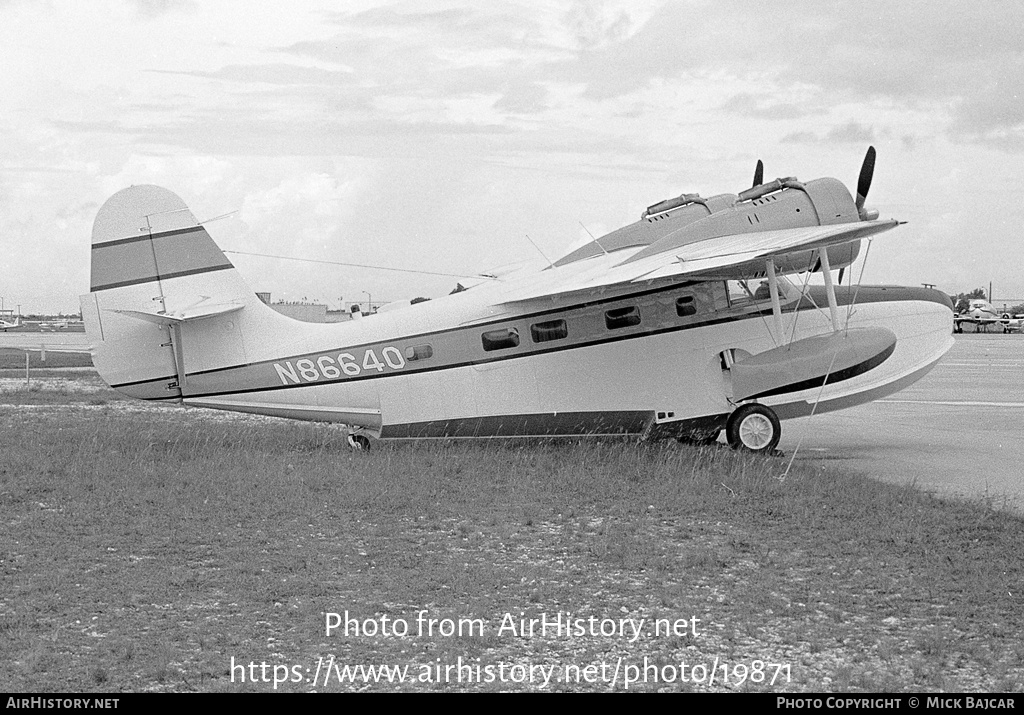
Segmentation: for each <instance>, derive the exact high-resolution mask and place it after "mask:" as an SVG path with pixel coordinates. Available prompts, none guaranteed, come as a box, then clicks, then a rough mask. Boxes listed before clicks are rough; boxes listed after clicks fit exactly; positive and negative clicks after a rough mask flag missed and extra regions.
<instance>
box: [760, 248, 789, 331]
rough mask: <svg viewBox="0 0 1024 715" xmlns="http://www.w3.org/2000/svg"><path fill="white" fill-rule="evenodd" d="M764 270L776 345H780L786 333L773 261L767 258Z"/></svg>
mask: <svg viewBox="0 0 1024 715" xmlns="http://www.w3.org/2000/svg"><path fill="white" fill-rule="evenodd" d="M764 268H765V271H766V272H767V273H768V291H769V292H770V293H771V296H772V316H773V317H774V318H775V332H776V333H777V334H778V336H779V337H778V339H777V341H776V343H777V344H778V345H782V343H783V342H784V341H785V339H786V333H785V331H784V330H783V328H782V304H781V303H780V302H779V282H778V280H777V279H776V278H775V259H774V258H771V257H769V258H768V259H767V260H766V261H765V262H764Z"/></svg>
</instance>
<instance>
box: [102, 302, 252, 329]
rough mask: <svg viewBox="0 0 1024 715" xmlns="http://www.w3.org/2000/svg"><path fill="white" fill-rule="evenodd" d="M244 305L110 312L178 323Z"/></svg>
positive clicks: (210, 316) (226, 311)
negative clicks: (167, 311) (163, 311)
mask: <svg viewBox="0 0 1024 715" xmlns="http://www.w3.org/2000/svg"><path fill="white" fill-rule="evenodd" d="M244 307H245V306H244V305H238V304H235V303H228V304H221V305H206V306H202V307H196V308H189V309H186V310H181V311H178V312H176V313H150V312H147V311H144V310H111V311H110V312H111V313H118V314H119V315H126V316H128V317H129V318H136V319H138V320H145V321H146V322H147V323H155V324H157V325H180V324H181V323H184V322H186V321H190V320H201V319H203V318H214V317H216V316H218V315H227V314H228V313H234V312H235V311H238V310H241V309H242V308H244Z"/></svg>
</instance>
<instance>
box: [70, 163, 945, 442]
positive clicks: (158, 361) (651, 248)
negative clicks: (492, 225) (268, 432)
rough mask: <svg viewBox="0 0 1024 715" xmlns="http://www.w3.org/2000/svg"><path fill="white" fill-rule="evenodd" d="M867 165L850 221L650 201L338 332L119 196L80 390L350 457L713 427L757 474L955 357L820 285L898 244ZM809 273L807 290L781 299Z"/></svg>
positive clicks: (802, 202)
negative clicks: (876, 249) (323, 431)
mask: <svg viewBox="0 0 1024 715" xmlns="http://www.w3.org/2000/svg"><path fill="white" fill-rule="evenodd" d="M874 161H875V151H874V148H869V150H868V154H867V156H866V157H865V160H864V163H863V166H862V167H861V173H860V178H859V181H858V186H857V197H856V199H854V198H853V197H851V195H850V193H849V191H848V190H847V189H846V187H845V186H843V184H842V183H841V182H839V181H838V180H836V179H831V178H822V179H816V180H814V181H809V182H807V183H801V182H799V181H797V180H796V179H794V178H785V179H776V180H774V181H770V182H768V183H762V181H761V179H762V176H761V171H760V170H759V171H758V172H757V173H756V174H755V181H754V186H753V187H752V188H749V189H746V190H745V191H741V192H740V193H739V194H722V195H718V196H711V197H709V198H702V197H700V196H699V195H697V194H683V195H681V196H679V197H677V198H672V199H668V200H665V201H661V202H659V203H656V204H654V205H652V206H649V207H648V208H647V210H645V211H644V212H643V215H642V216H641V218H640V220H639V221H637V222H635V223H632V224H630V225H628V226H625V227H624V228H621V229H619V230H617V231H613V232H612V233H610V234H607V235H605V236H602V237H601V238H599V239H595V240H593V241H591V242H590V243H588V244H586V245H585V246H583V247H581V248H579V249H576V250H573V251H571V252H569V253H568V254H567V255H565V256H563V257H561V258H560V259H558V260H557V261H555V262H554V263H551V264H548V263H547V261H545V262H544V264H543V265H537V266H534V267H533V268H521V269H519V270H512V271H507V272H504V273H501V274H499V275H481V277H480V279H479V280H477V281H475V283H472V284H471V283H469V282H466V281H463V283H466V284H467V287H468V290H463V291H459V292H455V293H452V294H451V295H447V296H444V297H441V298H438V299H435V300H430V301H426V302H420V303H417V304H415V305H406V306H404V307H398V308H393V309H391V310H381V311H380V312H379V313H378V314H373V315H366V316H364V317H363V318H362V319H361V320H353V321H349V322H345V323H337V324H310V323H300V322H297V321H294V320H292V319H289V318H287V317H285V316H282V315H280V314H278V313H276V312H275V311H273V310H272V309H270V308H269V307H267V306H266V305H264V304H263V303H262V302H261V301H260V300H259V299H258V298H257V297H256V295H255V294H254V293H253V291H252V290H251V289H250V288H249V287H248V286H247V285H246V283H245V282H244V280H243V279H242V277H241V276H240V275H239V273H238V271H237V270H236V269H235V268H234V266H233V265H232V264H231V262H230V261H229V260H228V259H227V257H226V256H225V255H224V253H223V252H222V251H221V250H220V249H219V248H218V247H217V245H216V244H215V243H214V241H213V239H212V238H211V237H210V235H209V234H208V233H207V230H206V228H205V227H204V226H203V225H201V224H200V223H198V222H197V221H196V219H195V217H194V216H193V215H192V213H191V212H190V211H189V210H188V208H187V207H186V206H185V203H184V202H183V201H182V200H181V199H180V198H178V197H177V196H176V195H175V194H173V193H171V192H170V191H167V190H166V189H162V188H159V187H156V186H147V185H143V186H133V187H131V188H127V189H124V190H122V191H120V192H118V193H117V194H115V195H114V196H112V197H111V198H110V199H109V200H108V201H107V202H106V203H105V204H104V205H103V206H102V208H101V209H100V210H99V214H98V215H97V217H96V221H95V223H94V225H93V234H92V275H91V292H90V293H88V294H87V295H84V296H82V300H81V305H82V314H83V317H84V320H85V323H86V327H87V331H88V334H89V339H90V341H91V343H92V345H93V362H94V364H95V366H96V368H97V370H98V371H99V373H100V375H102V377H103V378H104V380H106V381H107V383H109V384H110V385H111V386H112V387H114V388H115V389H117V390H119V391H120V392H122V393H124V394H126V395H130V396H132V397H137V398H140V399H143V400H150V401H156V402H168V403H184V404H186V405H194V406H200V407H210V408H216V409H224V410H236V411H240V412H250V413H259V414H266V415H275V416H279V417H290V418H296V419H302V420H313V421H323V422H334V423H341V424H343V425H345V426H346V427H347V430H348V440H349V443H350V444H351V445H352V446H353V447H355V448H366V447H368V446H369V440H368V439H367V437H368V436H371V437H379V438H390V437H395V438H426V437H442V438H443V437H448V438H450V437H476V438H480V437H514V436H532V435H608V434H617V435H623V434H628V435H638V436H640V437H641V438H642V439H657V438H664V437H672V438H676V439H679V440H680V441H693V442H709V441H712V440H715V439H717V438H718V437H719V435H720V432H721V431H722V430H723V429H724V430H725V431H726V434H727V438H728V442H729V444H730V445H732V446H734V447H737V448H744V449H747V450H751V451H754V452H772V451H774V450H775V448H776V446H777V445H778V442H779V437H780V434H781V427H780V422H779V420H780V419H784V418H791V417H798V416H802V415H808V414H810V413H812V411H815V410H816V411H817V412H824V411H828V410H836V409H841V408H845V407H850V406H852V405H857V404H860V403H862V402H867V401H869V400H874V399H877V398H879V397H882V396H884V395H888V394H890V393H892V392H895V391H897V390H900V389H902V388H904V387H906V386H907V385H909V384H911V383H913V382H914V381H916V380H918V379H919V378H920V377H921V376H923V375H924V374H925V373H927V372H928V371H929V370H930V369H931V368H932V367H934V366H935V364H936V363H937V362H938V361H939V359H940V358H941V357H942V355H943V354H944V353H945V352H946V351H947V350H948V349H949V348H950V346H951V345H952V344H953V337H952V335H951V334H950V329H949V325H950V319H951V317H952V305H951V303H950V301H949V297H948V296H947V295H945V294H944V293H941V292H939V291H935V290H930V289H926V288H916V287H915V288H898V287H892V286H886V287H869V286H859V287H858V288H857V289H856V290H853V289H852V287H850V288H849V289H846V290H842V291H839V292H838V293H837V291H836V289H835V287H834V284H833V281H832V271H833V270H834V269H840V270H841V269H842V268H844V267H846V266H849V265H850V264H851V263H852V262H853V261H854V259H855V258H856V257H857V255H858V252H859V249H860V243H861V240H862V239H865V238H868V237H871V236H874V235H875V234H878V233H881V232H883V231H887V230H889V229H891V228H894V227H895V226H896V225H897V222H896V221H895V220H886V221H880V220H878V212H877V211H871V210H868V209H866V208H865V206H864V203H865V198H866V195H867V192H868V187H869V186H870V183H871V175H872V172H873V169H874ZM484 227H485V224H481V228H484ZM437 250H438V251H439V252H442V253H443V252H445V251H446V250H447V248H446V247H445V246H443V245H442V246H438V247H437ZM808 272H820V273H821V274H822V275H823V276H824V286H813V287H807V288H805V289H804V290H800V289H798V288H797V287H796V286H795V285H793V284H791V283H790V282H789V281H788V280H786V279H785V278H784V277H783V276H784V274H800V273H808ZM759 281H763V283H764V286H763V288H755V287H754V283H756V282H759ZM854 303H856V309H855V310H854Z"/></svg>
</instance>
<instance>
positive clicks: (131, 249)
mask: <svg viewBox="0 0 1024 715" xmlns="http://www.w3.org/2000/svg"><path fill="white" fill-rule="evenodd" d="M90 283H91V285H90V288H91V290H90V293H89V294H88V295H85V296H82V300H81V303H82V317H83V319H84V320H85V322H86V330H87V332H88V333H89V334H90V339H91V341H92V345H93V364H94V365H95V366H96V369H97V370H98V371H99V373H100V375H101V376H102V377H103V378H104V380H106V382H107V383H108V384H110V385H111V386H112V387H115V388H116V389H118V390H119V391H121V392H123V393H125V394H128V395H130V396H132V397H139V398H142V399H149V400H172V401H174V400H180V399H181V397H182V395H183V390H184V389H185V370H186V365H185V360H186V353H185V348H184V346H185V345H187V346H188V355H187V359H188V362H189V364H188V370H189V371H194V370H203V369H216V368H217V367H220V366H223V365H226V364H237V363H238V362H243V361H244V359H245V350H246V346H245V340H244V332H245V331H244V330H243V323H244V322H246V317H247V316H246V313H248V314H249V315H248V318H249V321H248V322H249V323H250V327H251V323H252V318H253V317H256V318H259V317H260V316H263V314H264V313H272V312H273V311H271V310H270V309H269V308H267V307H266V306H265V305H263V303H262V302H261V301H260V300H259V298H257V296H256V295H255V293H253V291H252V290H251V289H250V288H249V286H248V285H247V284H246V283H245V281H244V280H243V279H242V277H241V276H240V275H239V274H238V272H237V271H236V270H235V267H234V266H233V265H232V264H231V261H229V260H228V258H227V257H226V256H225V255H224V252H223V251H221V250H220V248H219V247H218V246H217V244H216V243H214V241H213V239H212V238H211V237H210V234H209V233H207V231H206V228H205V227H203V226H202V225H201V224H200V223H199V222H198V221H197V220H196V218H195V216H193V215H192V212H191V211H189V209H188V207H187V206H186V205H185V203H184V202H183V201H182V200H181V199H180V198H179V197H178V196H176V195H175V194H174V193H172V192H171V191H168V190H167V189H162V188H160V187H158V186H149V185H144V186H133V187H130V188H127V189H124V190H122V191H119V192H118V193H116V194H114V195H113V196H112V197H110V199H108V200H107V202H106V203H105V204H103V206H102V207H101V208H100V210H99V213H98V214H97V216H96V221H95V222H94V224H93V232H92V272H91V281H90ZM274 315H275V316H277V314H276V313H275V314H274ZM278 317H281V316H278Z"/></svg>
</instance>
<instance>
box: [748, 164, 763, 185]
mask: <svg viewBox="0 0 1024 715" xmlns="http://www.w3.org/2000/svg"><path fill="white" fill-rule="evenodd" d="M763 183H764V164H763V163H762V162H761V160H760V159H758V160H757V168H756V169H754V186H751V187H750V188H752V189H753V188H754V187H756V186H760V185H761V184H763Z"/></svg>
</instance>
